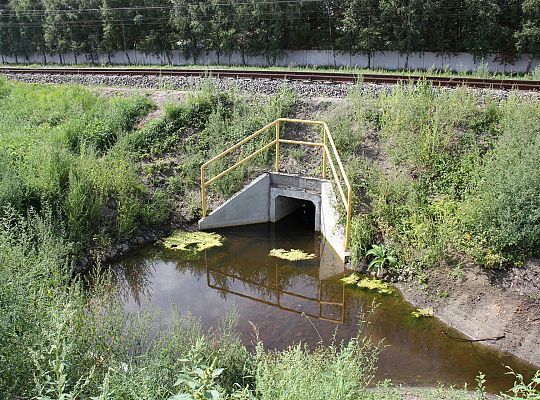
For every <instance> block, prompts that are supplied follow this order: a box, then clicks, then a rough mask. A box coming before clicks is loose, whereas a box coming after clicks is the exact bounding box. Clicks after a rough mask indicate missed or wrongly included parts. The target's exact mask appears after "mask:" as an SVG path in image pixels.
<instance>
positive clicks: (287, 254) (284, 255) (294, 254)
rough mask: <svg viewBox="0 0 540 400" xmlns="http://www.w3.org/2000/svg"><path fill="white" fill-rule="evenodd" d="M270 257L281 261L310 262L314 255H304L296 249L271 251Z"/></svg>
mask: <svg viewBox="0 0 540 400" xmlns="http://www.w3.org/2000/svg"><path fill="white" fill-rule="evenodd" d="M269 255H270V256H272V257H277V258H281V259H282V260H289V261H302V260H312V259H314V258H315V254H310V253H305V252H303V251H302V250H298V249H291V250H285V249H272V250H270V254H269Z"/></svg>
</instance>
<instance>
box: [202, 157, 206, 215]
mask: <svg viewBox="0 0 540 400" xmlns="http://www.w3.org/2000/svg"><path fill="white" fill-rule="evenodd" d="M205 180H206V177H205V173H204V167H201V199H202V217H203V218H204V217H206V187H205V185H206V182H205Z"/></svg>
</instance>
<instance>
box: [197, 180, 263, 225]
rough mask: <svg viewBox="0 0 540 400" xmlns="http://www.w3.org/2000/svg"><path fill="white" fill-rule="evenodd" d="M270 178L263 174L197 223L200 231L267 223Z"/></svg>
mask: <svg viewBox="0 0 540 400" xmlns="http://www.w3.org/2000/svg"><path fill="white" fill-rule="evenodd" d="M269 202H270V177H269V176H268V174H263V175H261V176H259V177H258V178H257V179H255V180H254V181H253V182H251V183H250V184H249V185H248V186H246V187H245V188H244V189H242V190H241V191H240V192H238V193H237V194H235V195H234V196H233V197H231V198H230V199H229V200H227V201H226V202H225V203H223V205H221V206H220V207H218V208H217V209H215V210H214V211H213V212H211V213H210V214H209V215H208V216H207V217H206V218H203V219H202V220H201V221H199V228H200V229H212V228H221V227H224V226H237V225H249V224H258V223H261V222H268V221H269V218H270V203H269Z"/></svg>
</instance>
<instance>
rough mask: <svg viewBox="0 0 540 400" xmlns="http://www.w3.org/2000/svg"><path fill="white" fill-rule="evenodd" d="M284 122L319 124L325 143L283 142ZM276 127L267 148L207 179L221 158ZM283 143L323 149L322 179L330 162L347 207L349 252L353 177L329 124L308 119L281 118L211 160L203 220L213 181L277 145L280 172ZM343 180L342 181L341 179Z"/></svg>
mask: <svg viewBox="0 0 540 400" xmlns="http://www.w3.org/2000/svg"><path fill="white" fill-rule="evenodd" d="M283 122H289V123H297V124H305V125H319V126H322V128H323V141H322V142H320V143H319V142H306V141H303V140H290V139H282V138H281V137H280V131H281V129H280V128H281V123H283ZM272 127H275V132H276V136H275V138H274V139H273V140H272V141H271V142H270V143H267V144H266V145H264V146H262V147H261V148H259V149H258V150H255V151H254V152H253V153H251V154H250V155H248V156H246V157H244V158H243V159H241V160H240V161H237V162H236V163H234V164H233V165H232V166H230V167H228V168H227V169H225V170H224V171H222V172H220V173H219V174H217V175H216V176H214V177H212V178H210V179H208V180H206V169H207V167H208V166H209V165H210V164H212V163H214V162H215V161H217V160H220V159H221V158H223V157H225V156H226V155H227V154H230V153H231V152H233V151H234V150H236V149H238V148H239V147H240V146H242V145H243V144H245V143H247V142H249V141H250V140H252V139H255V138H256V137H257V136H259V135H260V134H261V133H263V132H266V131H267V130H268V129H270V128H272ZM328 143H330V147H328ZM281 144H296V145H302V146H314V147H321V148H322V150H323V157H322V177H323V178H326V169H327V166H326V162H327V160H328V161H329V164H330V170H331V171H332V175H333V177H334V180H335V182H336V185H337V187H338V190H339V194H340V197H341V200H342V202H343V205H344V206H345V210H346V211H347V224H346V227H345V250H347V249H348V246H349V239H350V228H351V212H352V187H351V184H350V182H349V178H347V174H346V173H345V168H344V167H343V163H342V162H341V158H340V157H339V153H338V151H337V148H336V145H335V143H334V139H333V138H332V134H331V133H330V129H329V128H328V125H327V124H326V122H324V121H315V120H306V119H294V118H278V119H276V120H275V121H273V122H270V123H269V124H267V125H265V126H264V127H262V128H261V129H259V130H258V131H256V132H254V133H252V134H251V135H249V136H248V137H246V138H245V139H243V140H241V141H239V142H238V143H236V144H235V145H233V146H231V147H229V148H228V149H226V150H224V151H222V152H221V153H219V154H218V155H216V156H214V157H212V158H211V159H210V160H208V161H206V162H205V163H204V164H203V165H201V198H202V216H203V218H204V217H206V186H208V185H211V184H212V183H213V182H215V181H216V180H218V179H219V178H221V177H222V176H223V175H225V174H227V173H229V172H230V171H232V170H234V169H236V168H238V167H239V166H241V165H242V164H244V163H246V162H248V161H249V160H251V159H252V158H253V157H255V156H257V155H259V154H260V153H261V152H263V151H265V150H267V149H269V148H270V147H272V146H275V150H276V159H275V170H276V172H279V157H280V145H281ZM332 155H333V156H334V158H335V159H336V162H337V165H338V169H339V172H340V173H339V174H338V169H336V166H335V164H334V160H333V159H332ZM340 178H341V179H340ZM342 180H343V182H344V183H345V188H346V189H347V194H345V190H344V188H343V185H342V183H341V181H342Z"/></svg>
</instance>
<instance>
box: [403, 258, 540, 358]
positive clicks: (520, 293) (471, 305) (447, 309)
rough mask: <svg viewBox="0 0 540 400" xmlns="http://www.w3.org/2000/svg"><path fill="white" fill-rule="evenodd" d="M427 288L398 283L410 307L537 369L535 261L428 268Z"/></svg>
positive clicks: (538, 269)
mask: <svg viewBox="0 0 540 400" xmlns="http://www.w3.org/2000/svg"><path fill="white" fill-rule="evenodd" d="M428 273H429V276H428V283H427V286H423V287H422V286H420V285H418V284H417V283H414V282H412V283H399V284H397V286H398V287H399V289H400V290H401V292H402V293H403V296H404V297H405V299H406V300H407V301H409V302H411V303H412V304H413V305H415V306H416V307H429V306H431V307H433V308H434V311H435V315H436V316H437V317H438V318H440V319H441V320H442V321H444V322H445V323H447V324H448V325H451V326H453V327H454V328H456V329H458V330H460V331H462V332H463V333H465V334H466V335H467V336H469V337H471V339H472V340H482V342H483V343H485V344H488V345H492V346H495V347H497V348H499V349H501V350H504V351H507V352H510V353H512V354H515V355H516V356H518V357H520V358H523V359H524V360H526V361H528V362H530V363H532V364H534V365H536V366H538V367H540V260H538V259H537V260H529V261H528V262H527V263H526V264H525V265H524V266H523V267H521V268H513V269H510V270H505V271H500V270H497V271H495V270H493V271H490V270H485V269H481V268H479V267H470V268H469V269H463V271H462V274H460V275H457V276H456V274H455V273H452V271H451V270H450V269H448V270H446V269H444V268H434V269H432V270H430V271H428Z"/></svg>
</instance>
